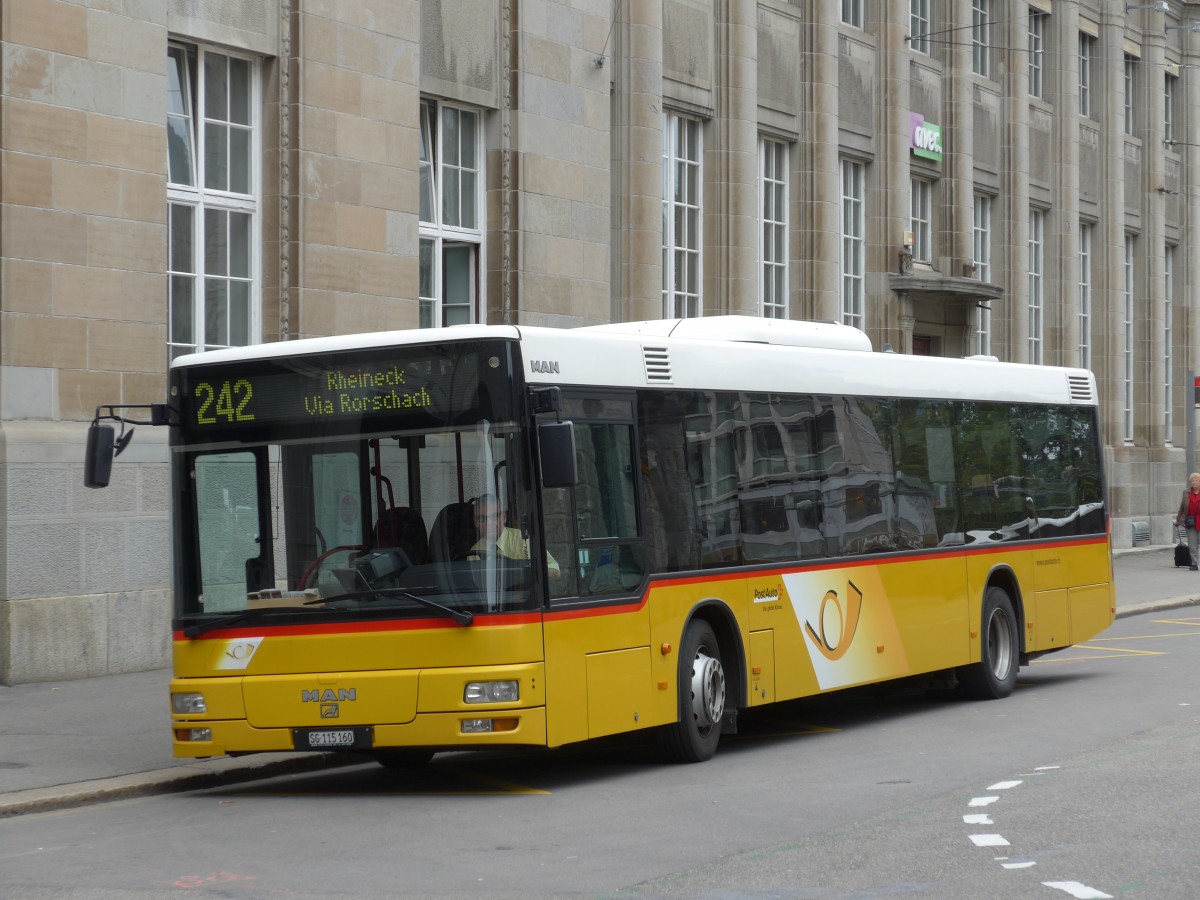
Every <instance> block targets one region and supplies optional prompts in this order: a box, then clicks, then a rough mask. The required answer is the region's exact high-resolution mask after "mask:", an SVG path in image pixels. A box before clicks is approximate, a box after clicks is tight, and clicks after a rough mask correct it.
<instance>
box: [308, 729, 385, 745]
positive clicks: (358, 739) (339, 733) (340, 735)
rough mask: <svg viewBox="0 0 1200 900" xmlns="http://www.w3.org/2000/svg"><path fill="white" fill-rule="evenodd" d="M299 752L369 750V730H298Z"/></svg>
mask: <svg viewBox="0 0 1200 900" xmlns="http://www.w3.org/2000/svg"><path fill="white" fill-rule="evenodd" d="M295 746H296V749H297V750H368V749H370V747H371V729H369V728H297V729H296V732H295Z"/></svg>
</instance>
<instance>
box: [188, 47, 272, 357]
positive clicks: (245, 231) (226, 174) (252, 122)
mask: <svg viewBox="0 0 1200 900" xmlns="http://www.w3.org/2000/svg"><path fill="white" fill-rule="evenodd" d="M259 90H260V87H259V67H258V63H257V61H256V60H254V59H251V58H249V57H246V56H239V55H237V54H234V53H230V52H228V51H226V50H224V49H216V48H211V47H206V46H202V45H182V44H171V45H169V46H168V48H167V123H166V124H167V245H168V253H167V279H168V280H167V315H168V323H167V343H168V348H169V349H168V352H169V354H170V356H171V358H172V359H173V358H175V357H176V356H180V355H182V354H184V353H193V352H196V351H199V350H211V349H215V348H217V347H240V346H245V345H246V344H250V343H253V342H256V341H258V340H259V333H258V332H259V328H260V327H261V325H260V313H259V306H260V303H259V292H260V290H261V274H260V260H259V250H258V248H259V245H260V240H259V231H260V229H261V221H260V210H259V205H260V202H261V199H260V190H261V188H260V166H259V162H258V160H259V147H258V144H259V131H260V129H261V125H260V122H259V105H260V101H259Z"/></svg>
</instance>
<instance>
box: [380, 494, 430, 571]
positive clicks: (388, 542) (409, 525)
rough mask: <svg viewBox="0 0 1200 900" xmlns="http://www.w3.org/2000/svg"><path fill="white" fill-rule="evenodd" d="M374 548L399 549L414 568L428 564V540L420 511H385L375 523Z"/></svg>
mask: <svg viewBox="0 0 1200 900" xmlns="http://www.w3.org/2000/svg"><path fill="white" fill-rule="evenodd" d="M374 546H376V547H399V548H400V549H401V550H403V551H404V552H405V554H407V556H408V559H409V561H410V562H411V563H412V564H413V565H414V566H420V565H424V564H425V563H427V562H429V539H428V538H427V537H426V536H425V520H424V519H423V518H422V517H421V513H420V511H419V510H415V509H412V508H411V507H408V506H393V507H391V508H390V509H385V510H384V511H383V513H382V515H380V517H379V521H377V522H376V523H375V534H374Z"/></svg>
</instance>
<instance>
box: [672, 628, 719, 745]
mask: <svg viewBox="0 0 1200 900" xmlns="http://www.w3.org/2000/svg"><path fill="white" fill-rule="evenodd" d="M724 715H725V668H724V666H723V665H722V664H721V649H720V647H719V646H718V644H717V636H716V634H715V633H714V632H713V630H712V626H711V625H709V624H708V623H707V622H704V621H701V620H696V621H694V622H692V623H691V624H690V625H688V627H687V631H685V632H684V635H683V645H682V647H681V648H680V654H679V719H678V721H676V722H675V723H674V724H673V725H669V726H667V730H666V733H665V743H666V749H667V754H668V756H669V757H670V758H671V759H672V760H674V761H675V762H684V763H694V762H704V761H705V760H707V759H711V758H712V756H713V754H714V753H716V752H717V742H718V741H720V739H721V718H722V717H723V716H724Z"/></svg>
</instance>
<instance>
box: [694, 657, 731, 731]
mask: <svg viewBox="0 0 1200 900" xmlns="http://www.w3.org/2000/svg"><path fill="white" fill-rule="evenodd" d="M724 713H725V670H724V669H722V668H721V661H720V660H719V659H713V658H712V657H711V656H709V655H708V653H707V651H706V648H704V647H701V648H700V649H699V650H697V651H696V658H695V659H694V660H692V715H693V716H694V717H695V719H696V725H697V726H698V727H699V728H700V730H701V731H705V730H707V729H709V728H711V727H712V726H713V725H716V724H717V723H719V722H720V721H721V716H722V715H724Z"/></svg>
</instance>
